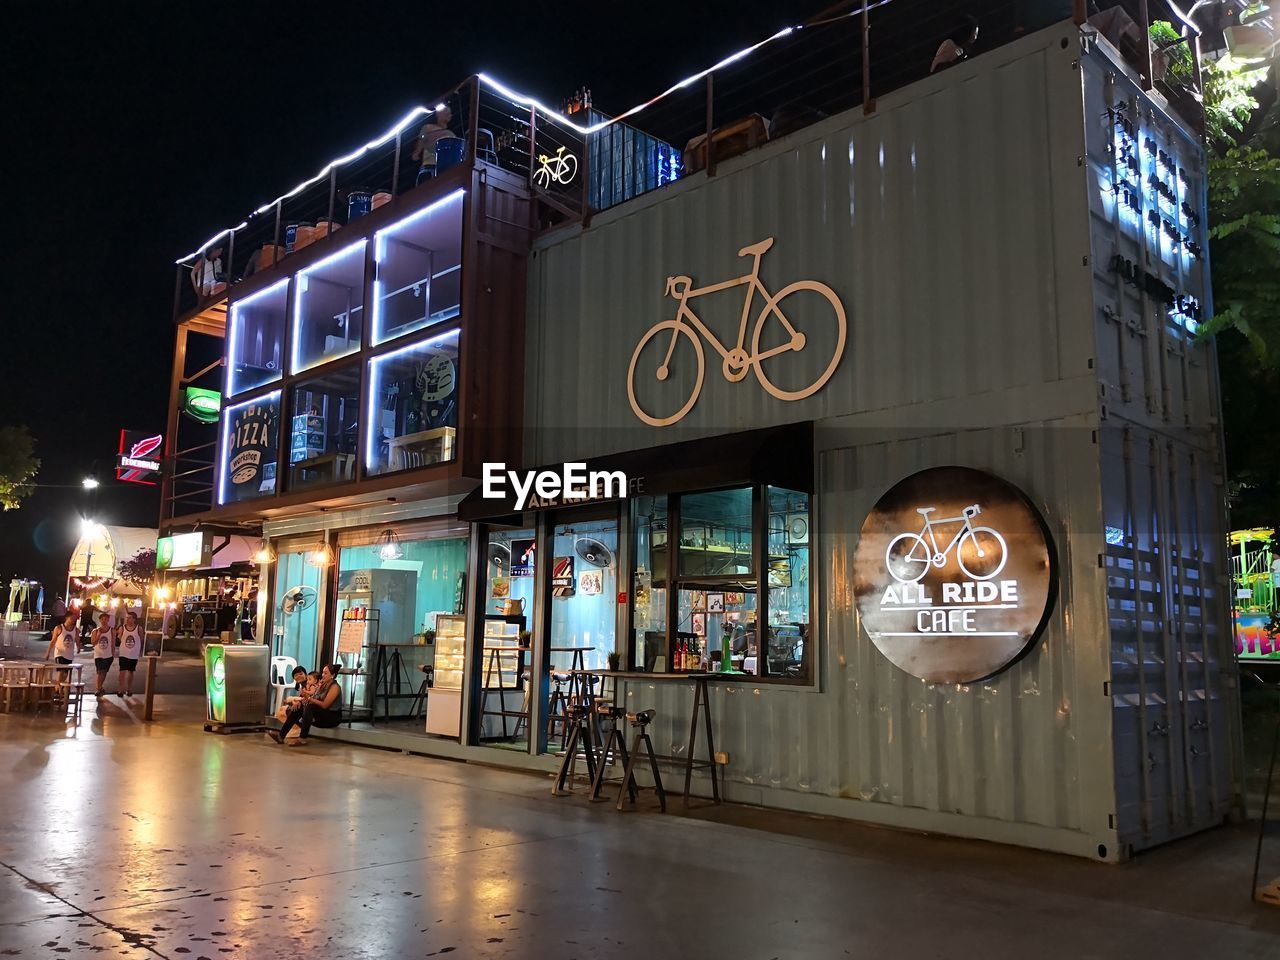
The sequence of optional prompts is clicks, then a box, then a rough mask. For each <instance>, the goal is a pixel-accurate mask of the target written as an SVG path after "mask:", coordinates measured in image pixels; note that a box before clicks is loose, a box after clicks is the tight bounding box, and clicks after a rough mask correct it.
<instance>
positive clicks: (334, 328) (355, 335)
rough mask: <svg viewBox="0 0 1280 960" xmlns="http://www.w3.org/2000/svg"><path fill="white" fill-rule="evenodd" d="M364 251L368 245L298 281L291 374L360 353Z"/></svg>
mask: <svg viewBox="0 0 1280 960" xmlns="http://www.w3.org/2000/svg"><path fill="white" fill-rule="evenodd" d="M364 251H365V241H364V240H360V241H358V242H357V243H353V244H351V245H350V246H348V247H345V248H344V249H342V250H339V251H338V252H337V253H335V254H333V255H331V256H328V257H325V258H324V259H323V260H321V261H320V262H318V263H313V264H312V265H311V266H309V267H307V268H306V269H305V270H302V271H300V272H299V273H298V275H297V276H296V277H294V281H293V288H294V295H293V297H294V305H293V350H292V353H293V356H292V365H291V366H290V368H289V369H290V371H291V372H293V373H300V372H302V371H303V370H307V369H309V368H311V367H314V366H316V365H318V364H321V363H324V362H325V361H327V360H336V359H337V358H338V357H345V356H347V355H348V354H352V353H355V352H356V351H357V350H359V349H360V338H361V333H362V331H363V329H364Z"/></svg>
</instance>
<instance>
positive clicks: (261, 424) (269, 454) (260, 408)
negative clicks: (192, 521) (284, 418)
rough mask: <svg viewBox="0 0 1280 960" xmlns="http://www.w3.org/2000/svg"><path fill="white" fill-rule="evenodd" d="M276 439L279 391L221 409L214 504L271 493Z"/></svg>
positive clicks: (277, 441) (233, 501) (274, 482)
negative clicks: (220, 430) (215, 501)
mask: <svg viewBox="0 0 1280 960" xmlns="http://www.w3.org/2000/svg"><path fill="white" fill-rule="evenodd" d="M279 441H280V391H279V390H273V391H272V392H271V393H268V394H266V395H265V396H261V397H256V398H254V399H253V400H246V401H244V402H243V403H237V404H235V405H233V406H230V407H226V408H225V409H223V411H222V445H221V448H220V449H221V452H222V463H221V464H220V465H219V471H218V503H220V504H225V503H240V502H241V501H244V500H255V499H257V498H258V497H264V496H268V495H270V494H273V493H275V491H276V450H277V449H278V447H279Z"/></svg>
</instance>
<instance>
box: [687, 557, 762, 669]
mask: <svg viewBox="0 0 1280 960" xmlns="http://www.w3.org/2000/svg"><path fill="white" fill-rule="evenodd" d="M676 615H677V622H678V625H677V628H676V631H675V635H674V636H673V638H672V641H673V642H672V645H671V647H672V648H671V654H670V657H669V658H668V669H672V670H701V669H708V670H718V669H719V668H720V663H721V660H722V659H723V654H724V650H725V647H726V641H727V646H728V650H729V659H730V661H731V663H732V665H733V667H734V669H736V670H741V671H742V672H743V673H749V674H754V675H757V676H759V675H762V674H763V672H764V665H763V664H761V663H760V661H759V644H758V643H757V641H756V637H757V617H756V585H755V582H754V581H748V582H744V583H734V584H728V585H726V587H725V589H723V590H721V589H719V588H717V589H714V590H706V589H690V588H687V587H682V588H681V589H680V593H679V596H678V599H677V612H676ZM690 658H691V660H690Z"/></svg>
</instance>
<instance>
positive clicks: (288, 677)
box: [271, 657, 298, 715]
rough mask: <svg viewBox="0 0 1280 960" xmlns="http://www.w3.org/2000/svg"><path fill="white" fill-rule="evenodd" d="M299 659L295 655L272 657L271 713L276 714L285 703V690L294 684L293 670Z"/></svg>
mask: <svg viewBox="0 0 1280 960" xmlns="http://www.w3.org/2000/svg"><path fill="white" fill-rule="evenodd" d="M296 669H298V661H297V660H295V659H293V657H272V658H271V713H272V714H273V715H274V714H275V712H276V711H277V710H279V709H280V705H281V704H282V703H284V698H285V691H286V690H288V689H289V688H290V687H292V686H293V671H294V670H296Z"/></svg>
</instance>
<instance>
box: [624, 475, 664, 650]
mask: <svg viewBox="0 0 1280 960" xmlns="http://www.w3.org/2000/svg"><path fill="white" fill-rule="evenodd" d="M631 530H632V543H633V545H634V548H635V557H634V560H633V566H632V569H633V570H634V577H633V581H632V585H631V593H632V597H633V601H632V610H633V611H634V619H633V621H632V629H633V631H634V637H633V643H632V645H631V663H630V664H629V665H628V668H629V669H632V670H644V671H652V670H653V668H654V665H655V664H656V663H657V658H658V657H659V656H663V655H665V654H666V642H667V498H666V497H636V498H635V499H634V500H632V501H631Z"/></svg>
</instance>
